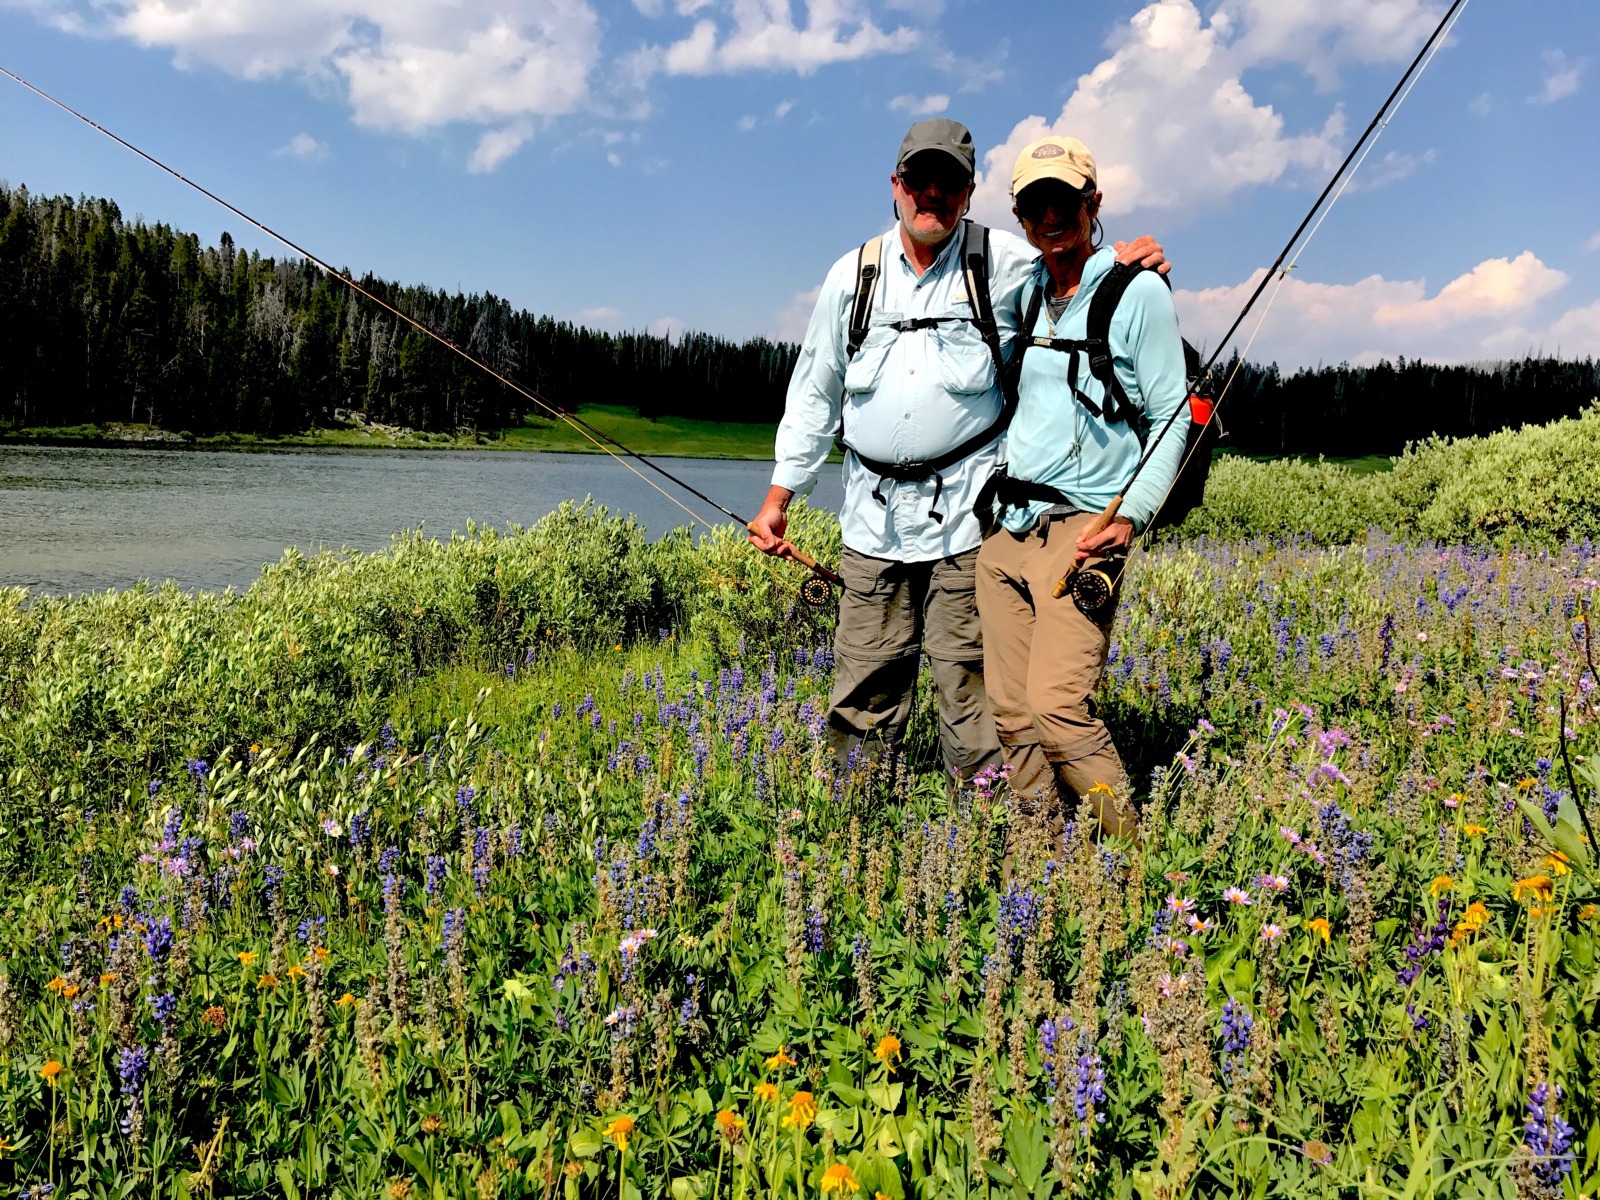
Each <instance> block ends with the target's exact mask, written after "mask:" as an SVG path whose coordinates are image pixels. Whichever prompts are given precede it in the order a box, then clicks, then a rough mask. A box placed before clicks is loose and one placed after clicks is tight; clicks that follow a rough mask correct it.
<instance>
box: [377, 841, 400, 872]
mask: <svg viewBox="0 0 1600 1200" xmlns="http://www.w3.org/2000/svg"><path fill="white" fill-rule="evenodd" d="M399 865H400V847H399V846H390V847H389V848H388V849H387V850H385V851H384V852H383V853H382V854H380V855H378V870H379V871H381V872H382V873H383V874H385V875H393V874H394V871H395V868H396V867H397V866H399Z"/></svg>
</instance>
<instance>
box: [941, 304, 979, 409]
mask: <svg viewBox="0 0 1600 1200" xmlns="http://www.w3.org/2000/svg"><path fill="white" fill-rule="evenodd" d="M962 307H963V308H964V307H965V305H964V304H963V305H962ZM927 336H928V337H930V338H932V339H933V357H934V361H935V362H936V363H937V364H938V367H939V382H940V384H942V385H943V387H944V390H945V391H947V392H950V393H951V394H953V395H972V394H975V393H980V392H988V391H992V390H993V389H994V386H995V374H994V356H993V355H992V354H990V353H989V347H988V346H987V345H985V344H984V341H983V335H982V334H980V333H979V332H978V327H977V326H976V325H974V324H973V323H972V322H971V321H966V320H961V321H949V322H942V323H940V324H939V325H937V326H935V327H934V328H933V329H931V330H929V331H928V333H927Z"/></svg>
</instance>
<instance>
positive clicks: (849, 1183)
mask: <svg viewBox="0 0 1600 1200" xmlns="http://www.w3.org/2000/svg"><path fill="white" fill-rule="evenodd" d="M822 1190H823V1191H824V1192H859V1191H860V1190H861V1181H860V1180H859V1179H857V1178H856V1177H855V1176H854V1175H852V1174H851V1173H850V1168H849V1167H847V1166H845V1165H844V1163H834V1164H833V1166H831V1167H829V1168H828V1169H827V1170H826V1171H824V1172H823V1173H822Z"/></svg>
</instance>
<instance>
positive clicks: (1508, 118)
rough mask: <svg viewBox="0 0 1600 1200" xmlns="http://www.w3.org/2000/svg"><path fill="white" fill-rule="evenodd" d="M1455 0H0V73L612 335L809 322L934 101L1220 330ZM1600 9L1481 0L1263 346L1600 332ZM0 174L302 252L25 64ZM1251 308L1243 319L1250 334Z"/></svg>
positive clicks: (263, 202)
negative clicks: (1072, 197) (130, 148)
mask: <svg viewBox="0 0 1600 1200" xmlns="http://www.w3.org/2000/svg"><path fill="white" fill-rule="evenodd" d="M1445 7H1446V4H1444V3H1442V2H1440V0H1203V2H1200V3H1194V2H1191V0H1159V2H1157V3H1150V4H1138V3H1120V2H1101V3H1086V2H1079V3H1072V2H1070V0H1067V2H1063V0H1057V2H1056V3H1053V4H1037V5H1036V4H1012V5H998V4H987V5H980V4H976V3H971V2H960V0H948V2H941V0H812V2H811V3H809V4H808V3H806V2H805V0H795V2H794V3H792V4H784V3H781V2H773V0H635V3H633V4H631V5H630V4H626V3H618V2H612V3H606V4H601V3H598V2H594V0H450V2H449V3H441V2H440V0H293V2H291V0H0V65H4V66H6V67H7V68H9V69H10V70H12V71H15V72H16V73H18V74H20V75H22V76H23V77H25V78H28V79H30V80H31V81H33V82H35V83H37V84H38V85H39V86H41V87H43V88H45V89H47V90H49V91H52V92H54V93H56V94H57V95H58V96H60V97H61V98H62V99H63V100H65V101H66V102H68V103H70V104H72V105H74V106H76V107H78V108H80V109H81V110H83V111H85V112H86V113H87V114H89V115H90V116H92V117H94V118H96V119H97V120H99V121H101V122H102V123H104V124H106V125H107V126H109V127H110V128H112V129H114V130H116V131H117V132H118V133H120V134H122V135H123V136H124V137H126V138H128V139H129V140H130V141H133V142H135V143H136V144H139V145H141V146H143V147H144V148H146V149H147V150H149V151H150V152H151V153H153V154H155V155H157V156H158V157H162V158H165V159H167V160H168V161H170V162H171V163H172V164H173V165H174V166H175V167H177V168H178V169H179V170H182V171H185V172H186V173H189V174H191V175H192V176H193V177H194V178H196V179H197V180H198V181H200V182H202V183H204V184H206V185H207V186H209V187H211V188H212V189H213V190H215V191H217V192H219V193H220V194H222V195H224V196H226V197H227V198H229V199H230V200H231V201H232V202H233V203H235V204H237V205H238V206H239V207H241V208H243V209H245V210H246V211H248V212H251V213H253V214H255V215H257V216H259V217H261V218H262V219H263V220H265V221H266V222H267V223H268V224H272V225H276V226H277V227H279V228H280V229H281V230H282V231H283V232H284V233H286V234H287V235H288V236H290V237H292V238H294V239H296V240H297V241H299V242H301V243H302V244H303V245H305V246H307V247H308V248H309V249H311V250H313V251H314V252H316V253H318V254H320V255H322V256H324V257H326V258H328V259H330V260H331V261H333V262H335V263H337V264H341V265H347V266H349V267H350V268H352V269H353V270H355V271H357V272H361V271H366V270H371V271H374V272H376V273H378V274H380V275H383V276H387V277H390V278H393V279H397V280H401V281H405V282H424V283H428V284H432V285H435V286H440V287H445V288H450V289H455V288H458V287H459V288H461V289H464V290H466V291H493V292H496V293H498V294H500V295H502V296H505V297H507V298H508V299H510V300H511V301H512V302H513V303H514V304H517V305H519V306H523V307H526V308H529V309H532V310H534V311H536V312H541V313H548V314H551V315H553V316H556V317H558V318H565V319H569V320H575V321H580V322H584V323H588V324H592V325H596V326H600V327H605V328H634V329H643V328H653V329H657V330H669V331H670V330H676V329H680V328H683V327H686V326H687V327H690V328H699V329H706V330H710V331H712V332H715V333H719V334H723V335H726V336H731V337H745V336H750V335H754V334H760V333H768V334H776V335H782V336H790V337H794V336H798V333H799V331H800V330H801V329H802V328H803V325H804V318H805V316H806V314H807V312H808V311H809V297H810V296H811V295H812V294H813V291H814V289H815V287H816V285H817V284H818V283H819V282H820V280H821V278H822V276H823V274H824V272H825V271H826V269H827V267H828V265H829V264H830V263H831V262H832V261H833V260H834V259H835V258H836V257H838V256H839V255H840V254H841V253H843V252H845V251H846V250H847V249H848V248H850V247H852V246H854V245H855V244H857V243H859V242H860V241H861V240H862V239H863V238H865V237H866V236H869V235H870V234H872V233H876V232H878V231H880V230H881V229H883V228H886V227H887V226H888V224H889V222H890V219H891V216H890V201H889V186H888V176H889V172H890V170H891V167H892V164H893V158H894V152H895V149H896V147H897V146H898V144H899V140H900V137H901V136H902V134H903V133H904V131H905V128H906V127H907V125H908V124H909V123H910V122H911V121H912V120H913V119H915V117H917V116H919V115H924V114H932V113H939V114H943V115H946V116H950V117H955V118H957V119H959V120H962V121H964V122H966V123H967V124H968V125H969V126H970V127H971V128H972V130H973V133H974V136H975V138H976V141H977V143H978V145H979V147H980V163H981V165H982V167H983V169H984V178H983V180H982V182H981V183H980V187H979V190H978V195H977V199H976V201H975V206H974V211H975V215H978V216H980V217H983V218H985V219H988V220H990V221H991V222H992V223H994V224H996V225H999V226H1003V227H1010V215H1009V211H1008V205H1007V202H1006V200H1005V188H1006V185H1007V184H1008V182H1009V175H1010V166H1011V160H1012V158H1013V157H1014V155H1015V152H1016V150H1017V149H1018V148H1020V147H1021V146H1022V145H1023V144H1024V143H1025V142H1027V141H1028V140H1030V139H1031V138H1032V137H1035V136H1038V135H1039V134H1041V133H1043V132H1044V131H1045V130H1046V129H1052V128H1053V129H1055V130H1057V131H1059V132H1065V133H1071V134H1074V135H1076V136H1079V137H1081V138H1083V139H1084V140H1085V141H1086V142H1087V143H1088V144H1089V146H1090V147H1091V149H1092V150H1093V151H1094V152H1095V155H1096V157H1097V159H1098V161H1099V163H1100V165H1101V185H1102V189H1103V191H1104V192H1105V193H1106V205H1107V210H1108V213H1109V214H1110V215H1109V216H1108V219H1107V225H1108V228H1109V230H1110V232H1111V233H1112V235H1113V236H1126V235H1131V234H1133V233H1139V232H1153V233H1155V234H1157V235H1158V236H1159V237H1160V238H1161V240H1162V241H1163V243H1164V244H1165V245H1166V247H1167V250H1168V254H1169V257H1171V258H1172V260H1173V261H1174V263H1175V264H1176V272H1175V275H1174V281H1175V283H1176V285H1177V286H1178V289H1179V301H1180V312H1181V313H1182V315H1183V319H1184V324H1185V331H1186V332H1187V333H1188V334H1189V335H1190V336H1191V338H1192V339H1193V340H1196V341H1205V340H1207V339H1208V338H1210V339H1214V338H1215V337H1216V336H1217V335H1218V334H1219V333H1220V331H1221V330H1222V329H1223V328H1225V327H1226V325H1227V324H1228V323H1229V321H1231V319H1232V316H1233V314H1234V312H1235V311H1237V308H1238V306H1239V304H1240V303H1242V301H1243V298H1244V295H1245V294H1246V293H1247V291H1248V288H1249V287H1250V286H1251V285H1252V284H1253V276H1252V272H1254V271H1257V270H1259V269H1260V268H1262V267H1264V266H1265V265H1267V264H1268V263H1270V261H1271V259H1272V257H1273V256H1274V254H1275V253H1276V251H1277V250H1278V248H1279V246H1280V245H1281V243H1282V241H1283V240H1284V239H1285V238H1286V237H1287V235H1288V233H1289V232H1290V231H1291V230H1292V229H1293V227H1294V225H1295V224H1296V223H1297V222H1298V220H1299V218H1300V215H1301V213H1302V211H1303V209H1304V208H1305V206H1306V205H1308V204H1309V202H1310V200H1311V199H1312V198H1313V197H1314V196H1315V194H1316V192H1317V190H1318V189H1319V188H1320V187H1321V185H1322V182H1323V181H1324V178H1325V177H1326V175H1327V174H1328V173H1329V172H1330V170H1331V168H1332V167H1333V166H1334V165H1335V164H1336V163H1337V162H1338V160H1339V159H1340V158H1342V156H1343V154H1344V152H1345V149H1346V148H1347V146H1348V145H1349V144H1350V143H1351V142H1352V141H1353V140H1354V138H1355V137H1356V136H1357V134H1358V133H1359V132H1360V130H1361V129H1362V128H1364V127H1365V125H1366V122H1367V121H1368V120H1369V119H1370V117H1371V115H1372V113H1373V112H1374V111H1375V110H1376V106H1377V104H1378V102H1379V101H1380V100H1381V99H1382V97H1383V96H1384V95H1385V94H1387V92H1388V89H1389V88H1390V87H1391V86H1392V85H1393V83H1394V81H1395V80H1396V79H1397V78H1398V77H1399V74H1400V72H1401V70H1402V69H1403V67H1404V65H1405V63H1406V62H1408V61H1409V59H1410V57H1411V55H1412V54H1414V53H1415V51H1416V49H1417V48H1418V47H1419V46H1420V45H1421V43H1422V41H1423V40H1424V38H1425V37H1426V35H1427V33H1428V32H1429V30H1431V28H1432V27H1433V25H1434V23H1435V22H1436V21H1437V19H1438V18H1439V16H1440V15H1441V14H1442V13H1443V11H1444V9H1445ZM1597 35H1600V4H1596V3H1595V2H1594V0H1538V2H1537V3H1535V2H1533V0H1516V2H1506V0H1470V2H1469V3H1468V4H1467V6H1466V8H1465V10H1464V13H1463V15H1462V17H1461V20H1460V22H1459V24H1458V25H1457V26H1456V28H1455V30H1454V32H1453V35H1452V37H1451V39H1450V42H1449V44H1448V45H1447V46H1446V47H1445V48H1444V49H1443V50H1442V51H1441V52H1440V53H1439V55H1438V56H1437V57H1436V58H1435V60H1434V61H1433V63H1432V65H1431V66H1430V67H1429V69H1428V71H1427V73H1426V74H1425V75H1424V76H1423V78H1422V80H1421V82H1420V83H1419V84H1418V85H1417V87H1416V89H1415V91H1413V92H1412V94H1411V95H1410V97H1409V99H1408V100H1407V101H1406V103H1405V105H1404V107H1403V108H1402V109H1401V110H1400V112H1399V114H1398V116H1397V117H1396V119H1395V120H1394V121H1393V122H1392V123H1391V125H1390V127H1389V128H1388V129H1387V131H1386V132H1385V134H1384V136H1383V138H1382V139H1381V140H1380V141H1379V143H1378V145H1377V148H1376V149H1375V150H1374V151H1373V153H1372V155H1371V157H1369V158H1368V160H1367V161H1366V163H1365V165H1364V167H1363V169H1362V171H1361V173H1360V174H1359V175H1358V176H1357V177H1356V179H1355V182H1354V183H1353V184H1352V186H1351V188H1350V190H1349V191H1348V192H1347V193H1346V194H1345V195H1344V196H1343V198H1342V199H1341V200H1340V201H1339V203H1338V205H1337V206H1336V207H1335V208H1334V210H1333V212H1332V214H1331V215H1330V216H1329V217H1328V219H1327V222H1326V224H1325V225H1324V226H1323V227H1322V229H1321V230H1320V232H1319V233H1318V234H1317V236H1316V238H1315V240H1314V241H1313V242H1312V243H1311V245H1310V247H1309V249H1308V250H1307V251H1306V252H1305V254H1304V256H1303V257H1302V258H1301V259H1300V262H1299V264H1298V265H1297V268H1296V270H1295V272H1294V274H1293V276H1292V277H1291V280H1290V282H1289V284H1287V285H1286V286H1285V287H1284V288H1283V289H1282V291H1281V292H1280V293H1278V295H1277V297H1276V299H1275V301H1274V304H1273V306H1272V309H1271V311H1270V313H1269V314H1268V316H1267V319H1266V321H1265V322H1264V323H1263V324H1262V326H1261V328H1260V331H1259V333H1258V334H1257V340H1256V342H1255V343H1254V346H1253V347H1252V351H1251V356H1252V357H1255V358H1259V359H1263V360H1266V359H1275V360H1277V361H1278V362H1280V364H1282V365H1283V366H1285V367H1294V366H1299V365H1304V364H1314V363H1317V362H1338V361H1341V360H1351V361H1370V360H1372V359H1374V358H1376V357H1378V356H1380V355H1389V356H1393V355H1395V354H1405V355H1407V356H1408V357H1422V358H1433V359H1442V360H1452V361H1462V360H1476V359H1486V358H1497V357H1506V356H1515V355H1520V354H1523V353H1525V352H1527V351H1529V350H1535V351H1541V350H1542V351H1545V352H1550V353H1554V352H1556V351H1558V350H1559V352H1560V353H1562V354H1564V355H1583V354H1587V355H1593V354H1600V203H1597V202H1596V201H1597V199H1600V162H1597V154H1596V151H1595V145H1596V142H1597V140H1600V139H1597V137H1596V134H1595V131H1596V129H1597V128H1600V105H1597V103H1596V94H1597V92H1596V82H1597V71H1600V63H1596V62H1595V61H1593V60H1594V59H1596V58H1600V36H1597ZM0 84H3V86H0V178H3V179H5V180H7V181H8V182H10V183H11V184H13V185H16V184H26V185H27V186H28V187H29V188H30V189H31V190H33V191H35V192H44V193H60V192H65V193H72V194H89V195H103V196H109V197H112V198H114V199H115V200H117V201H118V203H119V204H120V205H121V206H122V209H123V211H124V213H125V214H129V215H133V214H140V215H143V216H144V217H145V218H146V219H147V220H152V221H155V220H160V221H166V222H169V223H171V224H174V225H177V226H180V227H183V228H188V229H193V230H195V231H196V232H198V233H200V234H201V236H202V237H203V238H205V239H207V240H214V239H215V238H216V236H217V235H218V234H219V233H220V232H221V231H222V230H224V229H227V230H228V231H229V232H231V233H232V234H233V235H234V237H235V239H236V240H238V241H240V242H241V243H243V244H245V245H252V246H258V247H260V248H261V249H262V250H263V251H264V252H272V253H278V252H279V251H278V250H276V248H275V247H274V246H273V245H272V244H271V243H269V242H268V241H267V240H266V239H265V238H263V237H261V236H260V235H252V234H251V232H250V231H249V230H247V229H243V228H241V227H240V224H239V222H238V221H237V220H236V219H234V218H232V217H231V216H229V215H228V214H226V213H224V212H222V211H221V210H219V209H216V208H215V207H213V206H212V205H211V204H210V202H209V201H206V200H205V199H204V198H203V197H200V196H198V195H197V194H194V193H192V192H189V191H187V190H186V189H184V188H183V187H182V186H181V185H180V184H178V183H177V182H175V181H173V180H171V179H170V178H169V177H167V176H165V175H163V174H161V173H160V172H158V171H156V170H155V169H154V168H152V167H150V166H149V165H148V164H145V163H143V162H141V161H140V160H138V159H136V158H134V157H133V156H131V155H129V154H128V153H127V152H126V151H124V150H122V149H120V148H118V147H116V146H115V145H113V144H112V143H110V142H109V141H106V140H105V139H103V138H100V137H99V136H98V135H96V134H94V133H93V132H92V131H90V130H89V129H87V128H86V127H84V126H82V125H79V124H77V123H75V122H72V121H71V120H70V119H69V118H67V117H65V116H64V115H63V114H60V113H59V112H57V111H56V110H54V109H51V108H49V107H48V106H46V105H45V104H44V103H43V102H42V101H40V100H38V99H37V98H36V97H34V96H32V95H31V94H30V93H28V92H26V91H24V90H23V89H22V88H20V87H18V86H17V85H15V84H13V83H11V82H10V81H8V80H3V79H0ZM1250 328H1251V327H1250V326H1247V332H1248V331H1249V329H1250Z"/></svg>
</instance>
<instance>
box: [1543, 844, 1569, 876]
mask: <svg viewBox="0 0 1600 1200" xmlns="http://www.w3.org/2000/svg"><path fill="white" fill-rule="evenodd" d="M1571 862H1572V860H1571V859H1569V858H1568V857H1567V856H1566V855H1565V854H1563V853H1561V851H1559V850H1552V851H1551V852H1550V853H1549V854H1547V855H1545V859H1544V869H1545V870H1546V871H1549V872H1550V874H1552V875H1554V876H1555V877H1556V878H1557V879H1560V878H1561V877H1562V876H1563V875H1570V874H1572V867H1571V865H1570V864H1571Z"/></svg>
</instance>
